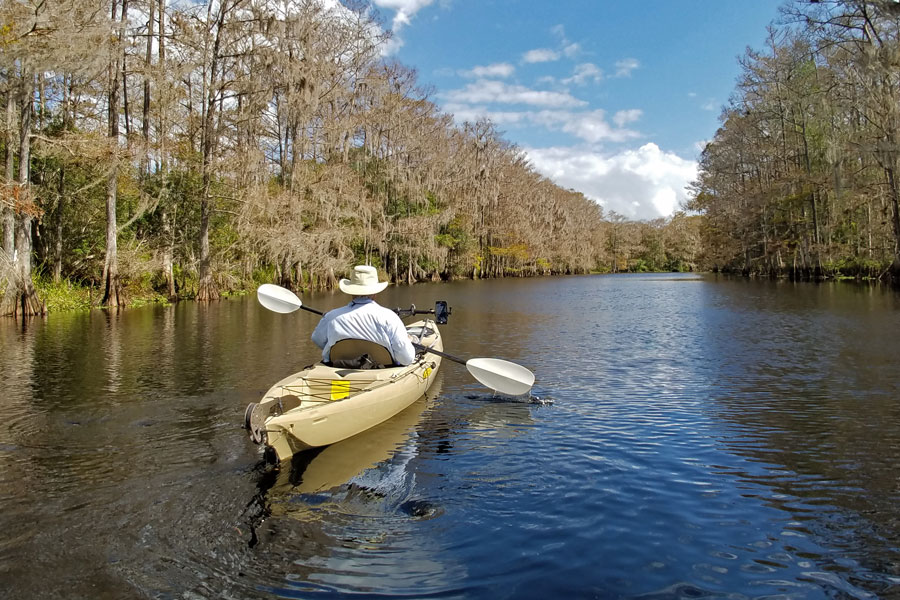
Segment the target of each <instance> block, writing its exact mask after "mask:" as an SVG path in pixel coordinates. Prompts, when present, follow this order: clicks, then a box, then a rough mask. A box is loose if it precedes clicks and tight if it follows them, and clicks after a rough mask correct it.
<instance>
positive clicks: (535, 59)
mask: <svg viewBox="0 0 900 600" xmlns="http://www.w3.org/2000/svg"><path fill="white" fill-rule="evenodd" d="M522 60H523V61H524V62H526V63H544V62H553V61H554V60H559V52H557V51H556V50H551V49H550V48H536V49H534V50H529V51H528V52H526V53H525V54H523V55H522Z"/></svg>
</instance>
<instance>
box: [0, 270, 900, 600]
mask: <svg viewBox="0 0 900 600" xmlns="http://www.w3.org/2000/svg"><path fill="white" fill-rule="evenodd" d="M439 299H445V300H448V301H449V303H450V305H451V306H452V307H453V314H452V315H451V318H450V323H449V324H448V325H446V326H444V327H443V328H442V332H443V333H444V342H445V348H446V349H447V351H448V352H451V353H454V354H456V355H459V356H466V357H475V356H487V357H499V358H505V359H508V360H512V361H514V362H517V363H519V364H522V365H524V366H526V367H528V368H530V369H531V370H533V371H534V372H535V374H536V376H537V384H536V387H535V390H534V393H535V395H536V396H537V397H539V398H540V399H541V400H543V401H544V402H537V401H536V399H527V398H522V399H511V398H503V397H494V396H492V394H491V393H490V392H489V391H488V390H485V389H484V388H482V387H481V386H479V385H478V384H477V382H475V381H474V380H473V379H472V378H471V377H470V376H469V375H468V373H467V372H466V371H465V369H464V368H463V367H461V366H459V365H456V364H454V363H451V362H448V361H445V363H444V366H442V368H441V371H440V372H439V373H438V376H437V377H438V379H437V381H436V382H435V385H434V387H433V388H432V392H431V393H430V394H429V397H428V398H426V399H423V400H420V401H419V402H417V403H416V404H414V405H413V406H412V407H411V408H410V409H409V410H407V411H405V412H404V413H402V414H401V415H398V416H397V417H396V418H395V419H393V420H391V421H389V422H388V423H385V424H384V425H382V426H380V427H378V428H376V429H374V430H371V431H369V432H367V433H365V434H363V435H361V436H358V437H356V438H353V439H351V440H347V441H345V442H342V443H340V444H336V445H334V446H331V447H329V448H326V449H324V450H321V451H319V452H315V453H309V454H306V455H303V456H301V457H298V458H295V460H294V461H293V463H292V464H289V465H285V466H284V467H283V468H282V469H280V470H278V471H275V470H272V469H268V468H266V466H265V464H264V463H263V462H262V461H261V455H260V452H259V448H258V447H257V446H255V445H254V444H252V443H251V442H250V441H249V440H248V439H247V436H246V432H245V431H243V430H242V429H240V423H241V421H242V419H243V412H244V408H245V406H246V405H247V403H249V402H253V401H257V400H258V399H259V397H260V396H261V395H262V393H263V392H264V391H265V390H266V389H267V388H268V387H269V386H270V385H271V384H272V383H273V382H274V381H276V380H278V379H280V378H281V377H283V376H284V375H286V374H288V373H291V372H293V371H295V370H299V368H300V367H302V366H304V365H305V364H308V363H310V362H312V361H313V360H315V358H316V355H317V352H316V350H315V349H314V348H313V347H312V345H311V344H310V343H309V342H308V338H309V334H310V333H311V331H312V328H313V326H314V325H315V319H316V317H315V315H311V314H309V313H305V312H298V313H294V314H291V315H277V314H273V313H270V312H267V311H265V310H264V309H262V308H261V307H260V306H259V305H258V304H256V302H255V301H254V300H253V299H252V298H249V297H248V298H245V299H236V300H229V301H223V302H219V303H215V304H211V305H208V306H203V305H196V304H192V303H184V304H180V305H178V306H175V307H165V308H163V307H148V308H143V309H137V310H129V311H125V312H122V313H118V314H107V313H104V312H100V311H95V312H92V313H90V314H69V315H52V316H51V317H49V318H48V319H47V320H44V321H40V320H38V321H33V322H31V323H29V324H28V325H27V326H26V327H24V328H23V327H22V325H21V324H15V323H13V322H12V321H3V322H0V350H2V356H0V389H2V390H3V391H2V392H0V398H2V399H0V421H2V425H0V531H2V532H3V533H2V535H0V590H2V591H3V593H2V595H3V596H4V597H9V598H92V599H94V598H96V599H103V598H133V597H152V598H188V599H196V598H276V597H283V598H314V597H321V596H342V595H347V596H353V597H376V596H378V597H412V598H427V597H441V598H491V599H493V598H548V597H578V598H587V597H596V598H638V597H640V598H654V599H655V598H677V597H690V598H696V597H713V596H715V597H729V598H764V597H765V598H771V597H780V598H875V597H892V596H894V597H900V475H898V474H900V471H898V470H897V465H898V464H900V370H898V358H897V357H898V356H900V339H898V337H897V332H898V331H900V296H898V295H897V294H896V293H895V292H889V291H885V290H880V289H871V288H863V287H857V286H853V285H846V284H845V285H840V284H827V285H812V284H789V283H773V282H756V281H743V280H726V279H721V278H719V279H717V278H715V277H712V276H707V277H701V276H694V275H642V276H634V275H627V276H590V277H572V278H557V279H533V280H506V281H484V282H460V283H454V284H442V285H418V286H414V287H412V288H405V287H398V288H393V287H392V288H390V289H389V290H388V291H386V292H384V294H382V296H381V300H382V302H383V303H385V304H387V305H389V306H398V305H404V306H408V305H409V304H410V303H411V302H415V303H416V305H417V306H419V307H420V308H422V307H426V306H430V305H432V304H433V302H434V301H435V300H439ZM343 302H344V298H343V297H342V296H341V295H340V294H334V295H332V294H323V295H315V296H305V297H304V303H305V304H308V305H310V306H313V307H315V308H318V309H328V308H331V307H333V306H337V305H339V304H342V303H343Z"/></svg>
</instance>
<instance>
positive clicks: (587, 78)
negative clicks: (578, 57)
mask: <svg viewBox="0 0 900 600" xmlns="http://www.w3.org/2000/svg"><path fill="white" fill-rule="evenodd" d="M601 79H603V71H601V70H600V68H599V67H597V65H595V64H594V63H581V64H580V65H575V71H574V72H573V73H572V76H571V77H569V78H568V79H563V80H562V82H563V83H564V84H566V85H569V84H575V85H584V84H585V83H600V80H601Z"/></svg>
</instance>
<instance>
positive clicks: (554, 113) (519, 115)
mask: <svg viewBox="0 0 900 600" xmlns="http://www.w3.org/2000/svg"><path fill="white" fill-rule="evenodd" d="M443 107H444V110H445V111H447V112H448V113H451V114H452V115H453V116H454V118H455V119H456V122H457V123H462V122H463V121H469V122H474V121H477V120H478V119H480V118H482V117H485V118H488V119H490V120H491V121H493V122H494V123H495V124H497V125H502V126H508V127H516V126H523V127H524V126H539V127H543V128H545V129H548V130H550V131H563V132H565V133H568V134H571V135H573V136H575V137H577V138H579V139H582V140H584V141H586V142H589V143H591V144H598V143H601V142H624V141H627V140H632V139H635V138H639V137H641V134H640V133H638V132H637V131H633V130H631V129H626V128H624V127H622V126H613V125H611V124H610V123H608V122H607V121H606V113H605V111H603V110H601V109H598V110H592V111H571V110H559V109H553V110H549V109H548V110H521V111H515V110H513V111H504V110H495V109H491V108H488V106H487V105H486V104H484V103H474V104H470V103H468V102H465V101H463V102H448V103H445V104H444V105H443ZM623 112H629V113H630V112H632V111H623ZM636 112H637V113H640V111H636Z"/></svg>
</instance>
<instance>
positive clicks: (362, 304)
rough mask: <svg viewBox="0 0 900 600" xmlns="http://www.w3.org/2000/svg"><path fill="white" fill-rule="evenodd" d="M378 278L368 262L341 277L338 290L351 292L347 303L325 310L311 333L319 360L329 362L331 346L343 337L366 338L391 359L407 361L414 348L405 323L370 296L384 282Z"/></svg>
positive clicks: (383, 284) (412, 356)
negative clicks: (380, 347)
mask: <svg viewBox="0 0 900 600" xmlns="http://www.w3.org/2000/svg"><path fill="white" fill-rule="evenodd" d="M388 283H389V282H387V281H381V282H379V281H378V271H377V270H376V269H375V267H370V266H369V265H360V266H357V267H354V268H353V274H352V275H351V276H350V279H341V281H340V282H339V284H338V285H339V287H340V288H341V291H342V292H344V293H346V294H350V295H351V296H354V298H353V300H352V301H351V302H350V304H348V305H347V306H342V307H341V308H336V309H334V310H331V311H328V312H327V313H325V316H324V317H322V320H321V321H319V324H318V325H317V326H316V329H315V331H313V334H312V341H313V343H315V345H316V346H318V347H319V348H322V361H323V362H326V363H327V362H329V360H330V351H331V347H332V346H334V344H335V343H337V342H339V341H341V340H345V339H348V338H349V339H360V340H369V341H370V342H375V343H376V344H381V345H382V346H384V347H385V348H387V349H388V350H389V351H390V353H391V357H392V358H393V359H394V363H395V364H398V365H408V364H410V363H412V361H413V359H415V357H416V350H415V348H414V347H413V345H412V343H411V342H410V341H409V336H408V335H407V334H406V326H405V325H404V324H403V321H401V320H400V317H399V316H397V313H395V312H394V311H392V310H390V309H388V308H384V307H383V306H381V305H379V304H378V303H377V302H375V301H374V300H373V299H372V296H373V295H375V294H377V293H378V292H380V291H382V290H383V289H384V288H386V287H387V286H388Z"/></svg>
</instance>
